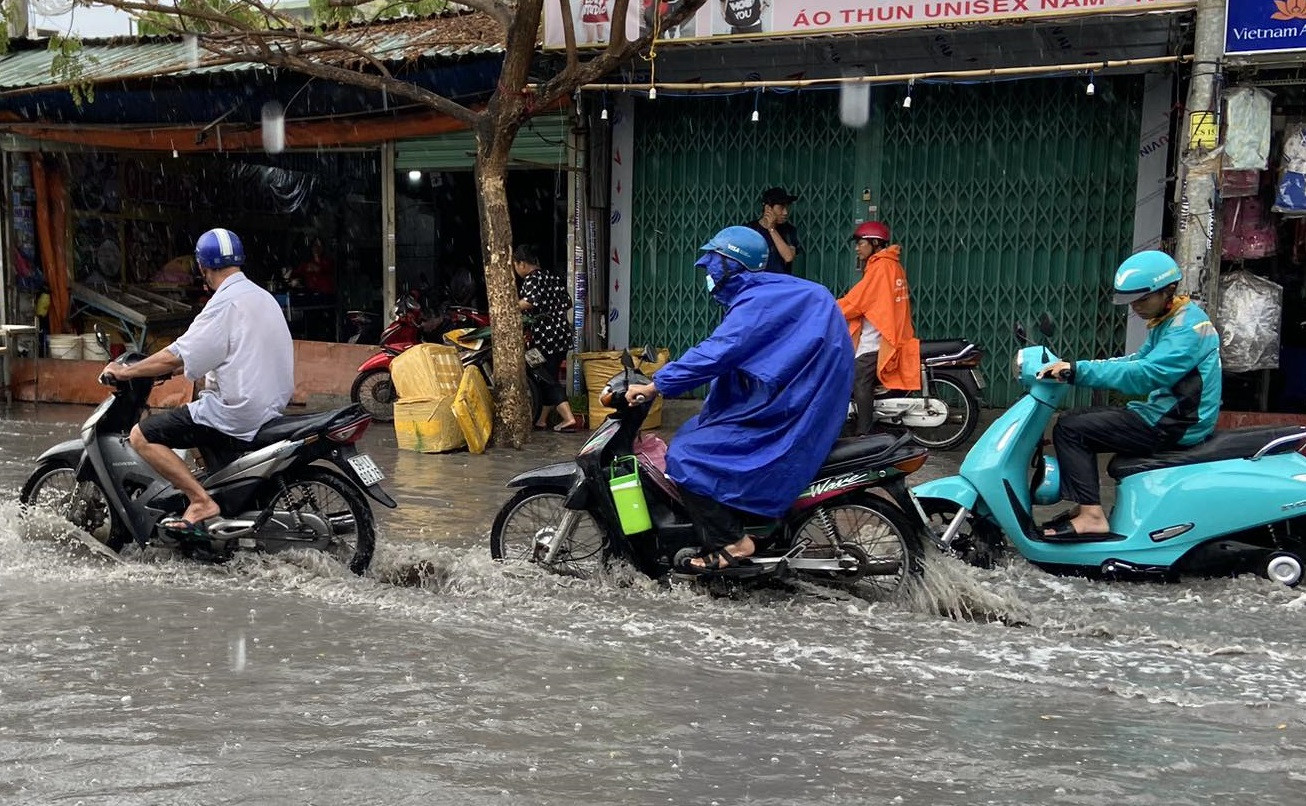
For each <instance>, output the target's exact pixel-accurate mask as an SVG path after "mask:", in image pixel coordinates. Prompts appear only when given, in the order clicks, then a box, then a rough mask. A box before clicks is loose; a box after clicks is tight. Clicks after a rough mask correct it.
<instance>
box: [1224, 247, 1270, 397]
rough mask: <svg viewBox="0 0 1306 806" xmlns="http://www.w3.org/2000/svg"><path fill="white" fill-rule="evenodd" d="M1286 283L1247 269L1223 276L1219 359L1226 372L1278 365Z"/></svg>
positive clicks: (1268, 367)
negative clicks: (1284, 284)
mask: <svg viewBox="0 0 1306 806" xmlns="http://www.w3.org/2000/svg"><path fill="white" fill-rule="evenodd" d="M1282 320H1283V286H1281V285H1279V284H1277V283H1273V282H1270V281H1269V280H1267V279H1265V278H1264V277H1258V276H1256V275H1255V274H1252V273H1251V272H1248V271H1234V272H1229V273H1228V274H1225V275H1224V276H1222V277H1221V278H1220V305H1219V309H1218V315H1217V316H1216V324H1217V327H1218V329H1219V331H1220V361H1221V363H1222V364H1223V365H1224V371H1225V372H1251V371H1253V370H1258V369H1277V368H1278V366H1279V332H1280V329H1281V326H1282Z"/></svg>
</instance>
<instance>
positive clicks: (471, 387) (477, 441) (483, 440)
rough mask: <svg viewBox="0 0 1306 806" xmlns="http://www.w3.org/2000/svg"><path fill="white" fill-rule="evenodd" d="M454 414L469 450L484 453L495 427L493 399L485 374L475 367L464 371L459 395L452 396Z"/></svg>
mask: <svg viewBox="0 0 1306 806" xmlns="http://www.w3.org/2000/svg"><path fill="white" fill-rule="evenodd" d="M453 416H454V418H455V419H457V420H458V427H459V428H460V429H462V433H463V438H464V439H466V440H467V450H469V451H471V452H472V453H484V452H485V446H486V445H487V444H488V443H489V441H490V431H491V430H493V428H494V398H493V397H492V396H491V395H490V387H489V386H486V384H485V376H484V375H482V374H481V371H480V370H479V369H477V368H476V367H468V368H467V369H465V370H463V379H462V382H461V383H459V384H458V394H456V395H454V396H453Z"/></svg>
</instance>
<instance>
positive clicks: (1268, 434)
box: [1106, 425, 1306, 481]
mask: <svg viewBox="0 0 1306 806" xmlns="http://www.w3.org/2000/svg"><path fill="white" fill-rule="evenodd" d="M1297 434H1300V435H1302V436H1303V437H1306V426H1301V425H1289V426H1281V425H1280V426H1269V427H1254V428H1233V429H1230V430H1228V431H1216V432H1215V433H1214V434H1212V435H1211V438H1210V439H1208V440H1206V441H1205V442H1202V443H1200V444H1198V445H1194V446H1192V447H1191V448H1177V449H1175V450H1169V451H1161V452H1159V453H1154V454H1152V455H1150V456H1124V455H1117V456H1116V457H1115V458H1114V459H1112V460H1111V462H1110V464H1108V465H1107V469H1106V470H1107V473H1108V474H1110V476H1111V478H1113V479H1115V480H1116V481H1120V480H1122V479H1124V478H1126V477H1128V476H1132V475H1134V474H1135V473H1146V472H1148V471H1149V470H1161V469H1163V468H1167V467H1180V466H1182V465H1196V464H1201V463H1203V462H1219V461H1221V460H1224V459H1247V458H1250V457H1251V456H1253V455H1255V454H1256V452H1257V451H1259V450H1260V449H1261V448H1264V447H1265V446H1266V445H1267V444H1268V443H1270V442H1272V441H1273V440H1276V439H1278V438H1279V437H1287V436H1294V435H1297Z"/></svg>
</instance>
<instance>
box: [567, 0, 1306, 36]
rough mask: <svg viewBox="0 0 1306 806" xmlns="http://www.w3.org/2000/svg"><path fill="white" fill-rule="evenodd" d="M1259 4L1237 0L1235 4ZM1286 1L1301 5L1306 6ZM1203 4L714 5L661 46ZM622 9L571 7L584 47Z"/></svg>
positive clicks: (591, 4)
mask: <svg viewBox="0 0 1306 806" xmlns="http://www.w3.org/2000/svg"><path fill="white" fill-rule="evenodd" d="M681 2H683V0H630V5H629V6H628V7H627V11H626V36H627V37H629V38H631V39H634V38H636V37H638V36H641V35H643V34H645V33H646V32H647V31H648V30H649V29H650V28H651V27H652V26H653V25H654V24H658V25H660V24H661V22H660V21H661V20H662V19H665V18H666V17H667V16H668V15H669V14H671V13H672V12H673V11H674V10H675V9H676V8H677V7H679V6H680V4H681ZM1252 2H1253V0H1229V5H1230V6H1234V5H1240V4H1243V3H1248V4H1251V3H1252ZM1255 2H1256V3H1259V2H1260V0H1255ZM1282 2H1284V3H1287V4H1289V5H1294V6H1295V5H1299V4H1301V3H1302V2H1306V0H1282ZM1195 5H1196V0H860V2H858V0H706V2H705V3H703V6H702V8H700V9H699V10H698V11H697V12H696V13H695V14H694V16H693V17H691V18H689V19H688V20H686V21H685V22H684V23H682V24H680V25H679V26H676V27H675V28H673V29H670V30H661V29H659V31H658V39H667V40H672V39H674V40H682V41H683V40H690V39H709V38H710V39H716V38H719V37H748V38H756V37H766V36H783V35H802V34H826V33H831V32H834V31H861V30H875V29H887V28H911V27H922V26H927V27H948V28H951V27H956V26H958V25H968V24H971V25H983V24H987V23H993V22H1000V21H1012V20H1027V19H1037V18H1048V17H1074V16H1080V15H1084V14H1130V13H1137V12H1148V11H1172V10H1180V9H1189V8H1192V7H1193V6H1195ZM615 6H616V0H566V7H567V10H568V11H570V14H571V18H572V22H573V29H574V31H575V36H576V43H577V44H578V45H580V46H582V47H585V46H595V45H602V44H604V43H606V42H607V41H608V33H609V30H610V28H611V26H612V23H613V20H612V15H613V13H614V11H613V9H614V8H615ZM655 12H656V13H655ZM655 17H656V19H655ZM562 18H563V0H546V2H545V11H544V46H545V47H546V48H561V47H564V43H565V41H566V40H565V35H564V32H563V26H562Z"/></svg>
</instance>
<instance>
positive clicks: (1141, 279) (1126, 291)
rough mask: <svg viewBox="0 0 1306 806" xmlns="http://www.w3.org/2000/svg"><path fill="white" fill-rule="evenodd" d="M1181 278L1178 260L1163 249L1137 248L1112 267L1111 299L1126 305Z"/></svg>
mask: <svg viewBox="0 0 1306 806" xmlns="http://www.w3.org/2000/svg"><path fill="white" fill-rule="evenodd" d="M1183 279H1184V273H1183V271H1181V270H1180V268H1179V264H1178V263H1175V261H1174V258H1172V257H1170V256H1169V255H1167V254H1166V253H1165V252H1158V251H1156V250H1149V251H1147V252H1139V253H1138V254H1136V255H1130V256H1129V257H1127V258H1125V262H1124V263H1121V264H1120V268H1118V269H1116V279H1115V282H1114V283H1112V288H1113V289H1114V290H1115V297H1114V298H1113V301H1114V302H1115V304H1117V305H1128V304H1129V303H1131V302H1133V301H1134V300H1137V299H1141V298H1143V297H1145V296H1147V295H1148V294H1151V293H1152V292H1153V291H1160V290H1161V289H1162V288H1165V287H1166V286H1168V285H1172V284H1174V283H1178V282H1180V281H1182V280H1183Z"/></svg>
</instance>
